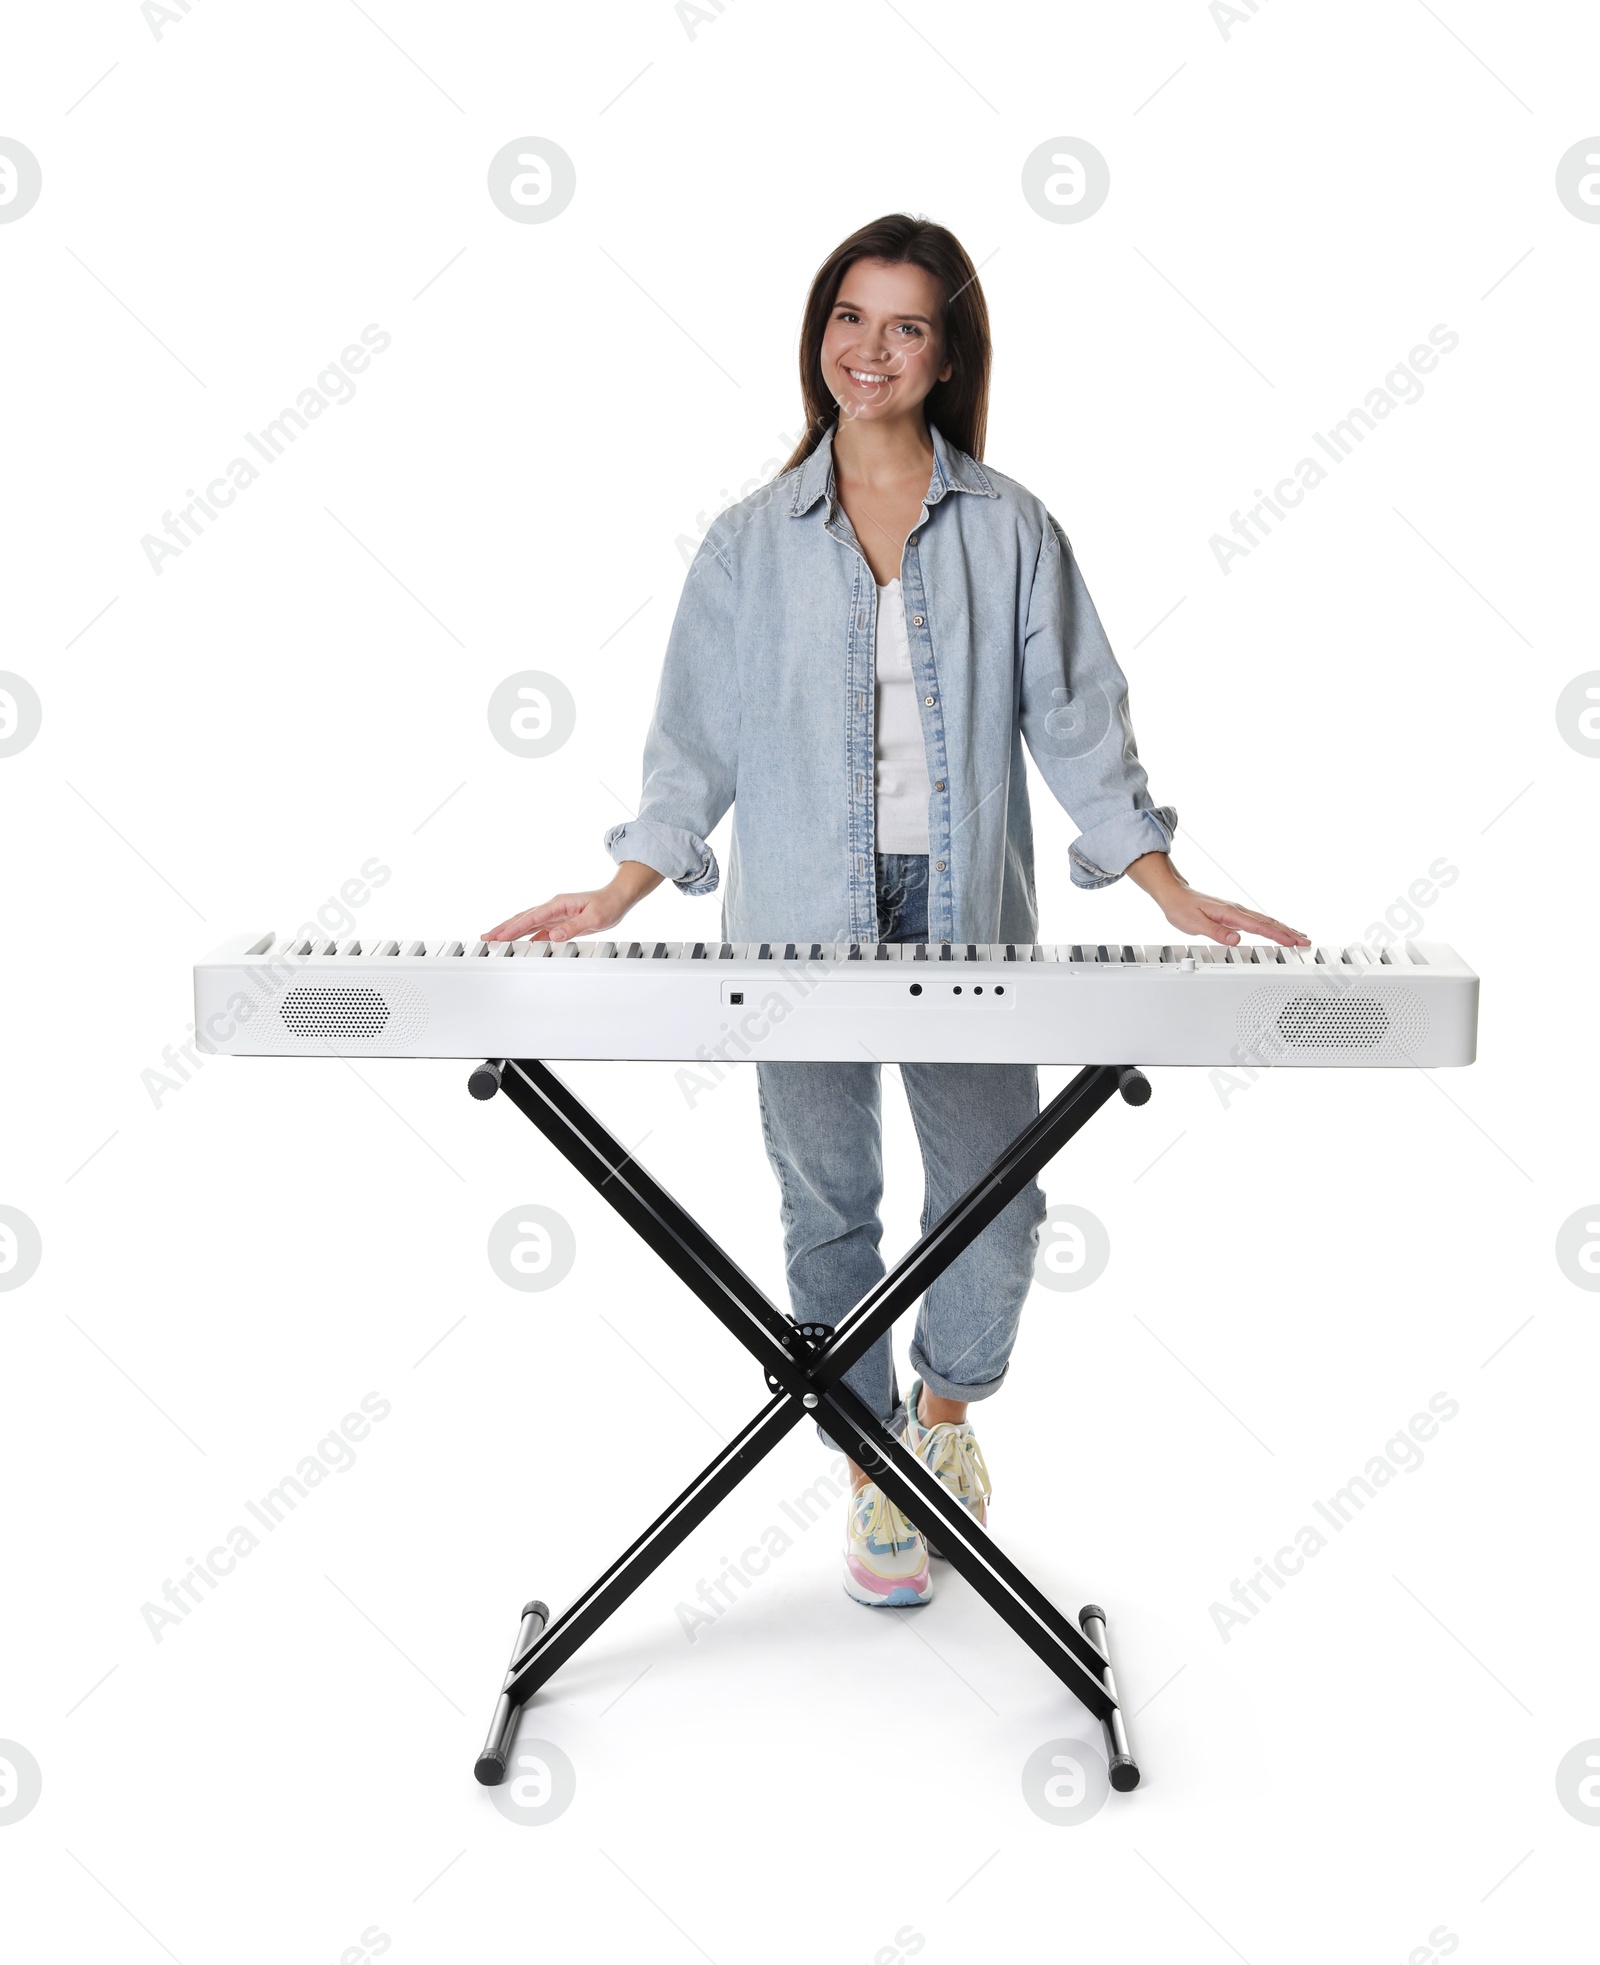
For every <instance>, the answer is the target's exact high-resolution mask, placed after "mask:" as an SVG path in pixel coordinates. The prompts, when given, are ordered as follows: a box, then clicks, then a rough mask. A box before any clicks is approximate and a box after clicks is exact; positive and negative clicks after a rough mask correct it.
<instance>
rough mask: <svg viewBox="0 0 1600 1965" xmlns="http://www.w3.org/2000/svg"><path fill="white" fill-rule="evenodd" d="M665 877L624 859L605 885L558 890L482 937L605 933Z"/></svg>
mask: <svg viewBox="0 0 1600 1965" xmlns="http://www.w3.org/2000/svg"><path fill="white" fill-rule="evenodd" d="M665 878H666V875H665V874H661V873H657V872H656V870H655V868H654V867H647V866H646V865H645V864H644V862H643V861H642V860H624V861H623V862H622V864H621V865H620V866H619V867H618V868H617V870H616V872H615V873H614V874H613V875H612V877H611V879H610V880H608V881H607V882H606V884H605V886H604V887H595V888H592V889H591V890H590V891H589V892H588V893H586V894H557V895H556V896H555V897H554V898H553V899H552V900H548V901H543V902H541V903H540V905H539V906H538V907H528V908H524V909H523V910H522V912H521V914H514V915H512V917H511V918H510V920H509V921H502V922H501V923H500V926H499V927H498V928H490V929H488V930H486V931H485V933H484V937H483V939H484V940H485V941H486V942H514V941H517V940H519V939H520V937H522V936H523V935H526V936H527V938H528V940H529V941H530V942H564V941H570V940H571V938H572V937H573V936H574V935H603V934H604V933H605V931H606V929H607V928H614V927H616V925H617V923H618V922H619V921H620V920H621V919H622V917H623V916H624V915H625V914H626V913H627V911H628V909H629V908H630V907H632V906H633V904H634V902H635V901H642V900H643V899H644V897H645V895H646V894H650V893H654V891H655V890H656V888H657V887H659V886H660V885H661V883H662V881H663V880H664V879H665Z"/></svg>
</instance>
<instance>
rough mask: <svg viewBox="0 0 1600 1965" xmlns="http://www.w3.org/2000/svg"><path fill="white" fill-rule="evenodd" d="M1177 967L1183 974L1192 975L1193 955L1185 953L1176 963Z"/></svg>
mask: <svg viewBox="0 0 1600 1965" xmlns="http://www.w3.org/2000/svg"><path fill="white" fill-rule="evenodd" d="M1178 967H1179V968H1180V969H1181V970H1182V971H1183V972H1184V974H1185V975H1193V973H1194V957H1193V956H1192V955H1186V956H1185V957H1184V958H1183V960H1182V961H1181V962H1180V963H1179V964H1178Z"/></svg>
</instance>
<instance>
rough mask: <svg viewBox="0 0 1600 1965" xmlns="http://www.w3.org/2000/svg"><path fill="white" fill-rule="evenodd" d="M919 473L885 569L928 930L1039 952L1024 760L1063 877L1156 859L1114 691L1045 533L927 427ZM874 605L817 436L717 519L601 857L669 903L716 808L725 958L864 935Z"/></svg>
mask: <svg viewBox="0 0 1600 1965" xmlns="http://www.w3.org/2000/svg"><path fill="white" fill-rule="evenodd" d="M930 435H931V437H932V440H933V452H934V457H933V472H932V476H931V477H930V479H929V482H928V491H927V495H926V497H925V498H924V499H923V505H922V513H921V516H920V517H919V519H918V520H917V523H916V525H915V526H914V527H913V528H912V531H911V536H910V537H909V538H908V539H907V540H906V544H905V550H904V552H903V554H902V555H901V561H900V582H901V588H902V591H903V595H904V599H905V610H906V626H907V630H908V632H909V636H910V642H911V660H912V666H913V670H914V673H915V676H916V682H917V691H918V696H919V700H920V702H921V706H922V736H923V742H924V744H925V746H926V753H927V762H928V780H929V784H930V786H931V791H930V794H929V802H928V842H929V855H928V935H929V939H930V940H931V941H935V942H940V941H948V942H1007V941H1009V942H1032V941H1034V940H1036V939H1037V934H1038V914H1037V906H1036V902H1035V897H1034V882H1033V823H1032V817H1031V814H1030V812H1029V809H1028V787H1027V778H1026V773H1025V770H1024V767H1023V754H1022V746H1023V744H1024V742H1026V744H1027V746H1028V750H1029V752H1030V754H1031V755H1032V757H1033V760H1034V762H1035V764H1036V765H1037V766H1038V768H1039V771H1040V774H1041V775H1042V776H1043V778H1044V780H1045V783H1046V784H1047V785H1048V786H1049V787H1050V790H1051V791H1052V792H1053V793H1054V795H1055V797H1056V798H1057V799H1058V800H1059V801H1060V803H1061V804H1062V805H1063V806H1064V807H1065V809H1066V811H1067V812H1068V814H1069V815H1070V816H1071V818H1072V821H1073V823H1074V825H1075V826H1076V827H1077V829H1078V836H1077V838H1076V839H1074V840H1073V842H1072V844H1071V845H1070V846H1069V847H1068V849H1067V850H1068V853H1069V854H1070V856H1071V871H1072V879H1073V881H1074V883H1075V884H1076V885H1077V886H1079V887H1104V886H1106V885H1107V884H1108V883H1110V882H1111V881H1113V880H1116V879H1118V878H1119V877H1120V876H1121V874H1122V873H1123V871H1124V869H1125V868H1126V867H1127V866H1128V864H1129V862H1130V861H1132V860H1135V859H1137V858H1138V857H1139V855H1140V854H1141V853H1148V852H1151V851H1156V852H1164V851H1166V850H1167V848H1168V847H1169V846H1170V845H1171V842H1172V837H1173V833H1174V832H1175V830H1176V828H1177V823H1178V815H1177V813H1176V812H1175V811H1174V810H1173V808H1172V807H1171V806H1170V805H1154V804H1152V803H1151V800H1150V796H1149V793H1148V792H1147V790H1146V788H1145V771H1144V766H1143V765H1142V764H1141V763H1140V762H1139V754H1138V750H1137V748H1136V746H1135V744H1134V737H1133V727H1132V725H1131V723H1130V722H1129V720H1128V696H1127V684H1126V682H1125V681H1124V678H1123V674H1122V671H1121V669H1120V668H1119V667H1118V666H1117V662H1116V658H1115V657H1114V656H1113V655H1112V653H1111V649H1110V647H1109V646H1108V644H1107V642H1106V637H1105V633H1104V631H1103V629H1102V628H1101V626H1100V619H1099V616H1098V615H1097V614H1096V613H1095V609H1094V603H1093V601H1091V600H1090V598H1089V592H1088V589H1087V588H1086V587H1085V586H1084V584H1083V577H1082V575H1081V574H1080V573H1079V571H1078V565H1077V561H1076V560H1075V559H1074V558H1073V555H1072V548H1071V546H1070V545H1069V544H1068V543H1067V539H1066V536H1065V534H1064V533H1063V532H1062V530H1061V528H1060V526H1059V525H1058V524H1057V523H1056V521H1055V520H1054V519H1053V518H1052V517H1051V515H1050V513H1049V512H1048V511H1047V510H1046V509H1045V506H1044V504H1043V503H1042V501H1041V500H1039V499H1038V498H1036V497H1034V495H1033V494H1032V492H1030V491H1027V490H1025V489H1024V488H1023V486H1021V485H1020V484H1017V483H1016V482H1015V481H1014V480H1013V479H1011V478H1006V477H1002V476H1001V475H1000V473H999V472H998V471H991V470H989V469H987V468H986V467H985V466H983V465H981V464H979V463H977V462H976V461H975V460H974V459H973V458H971V457H968V456H967V455H966V453H965V452H963V451H960V450H957V449H956V448H955V447H954V445H952V444H948V443H946V441H945V439H944V437H943V436H942V435H941V433H940V432H939V431H938V430H937V429H934V428H932V427H931V426H930ZM877 607H878V588H877V582H876V580H875V579H874V577H873V573H872V569H871V567H870V566H869V565H868V563H867V560H866V558H865V556H864V555H863V553H862V551H861V548H860V546H859V545H858V543H857V541H856V535H855V532H854V530H853V529H852V527H851V524H850V520H849V518H848V517H847V516H846V514H845V511H844V508H843V506H842V505H841V504H840V503H839V501H838V499H837V497H836V496H835V491H834V473H833V433H832V430H831V429H830V430H829V432H828V433H827V434H826V435H825V436H824V437H823V439H822V441H821V442H820V443H819V444H818V445H817V447H816V449H815V450H814V451H812V453H811V455H810V456H809V457H808V458H806V459H805V460H804V462H803V463H801V464H798V465H797V466H796V467H795V468H794V469H793V470H791V471H785V472H784V473H783V474H782V475H781V476H780V477H777V478H775V479H774V480H773V481H772V482H771V483H770V484H767V485H763V486H762V488H761V489H760V490H759V491H756V492H753V493H752V494H751V496H750V497H748V498H746V499H743V500H741V502H740V503H739V504H737V505H734V506H731V507H730V508H729V509H728V510H727V511H725V512H723V513H721V514H720V515H719V516H718V517H717V518H716V519H715V520H714V521H713V522H712V525H711V527H710V530H709V531H708V532H707V533H706V536H705V538H704V539H703V540H702V542H701V544H700V549H699V551H698V552H697V553H696V555H695V559H694V562H693V564H692V565H691V567H690V568H689V575H688V579H687V580H686V581H685V583H684V588H683V593H682V596H681V597H680V599H679V602H678V611H677V616H676V618H675V619H674V621H673V624H672V632H671V634H670V636H669V637H668V641H667V652H666V660H665V663H664V665H663V667H662V672H661V684H660V688H659V690H658V692H657V696H656V705H655V716H654V720H653V721H652V723H651V726H650V733H649V736H648V738H647V739H646V742H645V752H644V791H643V797H642V800H641V803H640V809H639V816H638V818H636V819H630V820H628V822H627V823H626V824H625V825H618V826H613V827H611V829H610V830H609V831H608V832H607V833H606V835H605V844H606V847H607V849H608V850H609V852H610V853H611V856H612V858H613V859H614V860H617V861H619V862H620V861H622V860H642V861H643V862H644V864H645V865H646V866H650V867H654V868H655V870H656V871H657V872H658V873H661V874H664V875H666V876H667V878H669V879H671V880H673V881H675V882H676V883H677V885H678V886H679V887H680V888H681V889H682V891H683V892H684V893H686V894H706V893H710V892H711V891H712V889H713V888H715V886H716V885H717V880H718V869H717V861H716V856H715V854H714V853H713V852H712V850H711V847H710V846H709V845H708V844H707V840H708V836H709V835H710V833H711V830H712V828H713V827H714V826H715V825H716V824H717V822H718V820H720V819H721V818H722V816H723V814H724V813H725V812H726V811H727V810H728V807H729V806H730V805H731V806H732V807H733V836H732V841H731V845H730V849H729V854H728V878H727V884H726V887H725V888H724V890H723V905H722V933H723V936H724V938H725V939H727V940H729V941H840V942H873V941H876V940H877V933H878V928H877V895H876V881H875V859H874V851H873V707H874V700H875V686H874V685H875V671H874V648H875V635H876V630H877Z"/></svg>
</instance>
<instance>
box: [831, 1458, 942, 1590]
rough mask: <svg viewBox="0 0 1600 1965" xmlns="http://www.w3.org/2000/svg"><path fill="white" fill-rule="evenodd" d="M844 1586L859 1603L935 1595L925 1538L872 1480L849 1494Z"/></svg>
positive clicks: (846, 1520)
mask: <svg viewBox="0 0 1600 1965" xmlns="http://www.w3.org/2000/svg"><path fill="white" fill-rule="evenodd" d="M844 1587H845V1593H846V1594H847V1595H848V1596H852V1597H854V1598H855V1600H856V1602H857V1603H866V1604H872V1605H873V1606H877V1605H880V1604H888V1605H891V1606H892V1605H895V1604H909V1603H926V1602H927V1601H928V1599H929V1597H931V1596H932V1595H933V1577H932V1575H931V1574H930V1573H929V1570H928V1545H927V1543H926V1542H924V1541H923V1539H922V1537H921V1536H920V1535H919V1534H918V1532H917V1531H916V1529H914V1528H913V1527H912V1526H911V1523H910V1522H909V1521H908V1520H907V1519H906V1517H905V1516H904V1515H903V1514H902V1513H901V1511H900V1510H899V1508H897V1507H896V1506H895V1504H894V1503H893V1502H892V1501H891V1500H890V1499H889V1497H888V1495H887V1494H885V1493H884V1491H883V1489H882V1488H881V1487H878V1486H876V1485H874V1483H873V1482H871V1481H868V1482H867V1484H866V1486H865V1487H858V1488H857V1489H856V1490H855V1492H854V1493H853V1494H852V1495H851V1496H850V1503H849V1509H848V1512H847V1514H846V1517H845V1539H844Z"/></svg>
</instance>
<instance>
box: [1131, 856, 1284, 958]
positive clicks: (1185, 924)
mask: <svg viewBox="0 0 1600 1965" xmlns="http://www.w3.org/2000/svg"><path fill="white" fill-rule="evenodd" d="M1127 871H1128V875H1129V878H1130V879H1132V880H1133V881H1134V882H1135V884H1136V885H1137V886H1140V887H1142V888H1143V889H1144V890H1145V892H1146V893H1147V894H1148V895H1149V896H1150V898H1151V899H1152V900H1153V901H1154V902H1155V904H1156V906H1157V907H1159V908H1160V910H1161V912H1162V913H1163V914H1164V915H1165V916H1166V917H1167V919H1168V921H1170V922H1171V923H1172V925H1173V927H1174V928H1176V929H1177V930H1178V932H1179V933H1180V934H1181V935H1185V936H1190V935H1208V936H1209V937H1210V938H1211V940H1212V941H1214V942H1225V943H1227V944H1228V945H1229V946H1230V947H1231V946H1232V945H1233V944H1234V943H1235V942H1237V941H1238V939H1239V937H1240V936H1241V935H1261V936H1263V937H1264V938H1265V939H1266V940H1267V941H1271V942H1280V943H1282V945H1283V946H1284V947H1285V948H1309V947H1310V946H1311V938H1310V936H1309V935H1305V934H1302V932H1301V931H1300V930H1299V929H1298V928H1291V927H1289V926H1287V925H1286V924H1285V923H1284V922H1282V921H1276V920H1274V919H1273V917H1272V916H1271V915H1270V914H1259V913H1258V912H1257V911H1256V910H1255V909H1254V908H1253V907H1241V906H1240V905H1239V903H1238V902H1237V901H1224V900H1219V899H1218V897H1217V896H1216V895H1215V894H1202V893H1200V892H1199V890H1198V889H1196V888H1194V887H1191V886H1190V885H1189V883H1188V881H1187V880H1185V879H1184V877H1183V875H1182V874H1181V873H1179V872H1178V870H1177V868H1176V867H1175V866H1174V865H1173V864H1172V861H1171V859H1170V858H1169V857H1168V856H1167V854H1165V853H1146V854H1144V855H1143V857H1142V858H1140V859H1137V860H1135V861H1134V862H1133V864H1132V866H1130V867H1129V868H1128V869H1127Z"/></svg>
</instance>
